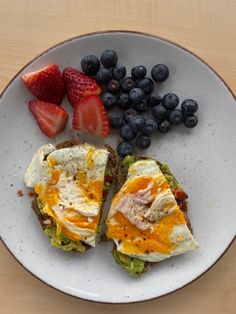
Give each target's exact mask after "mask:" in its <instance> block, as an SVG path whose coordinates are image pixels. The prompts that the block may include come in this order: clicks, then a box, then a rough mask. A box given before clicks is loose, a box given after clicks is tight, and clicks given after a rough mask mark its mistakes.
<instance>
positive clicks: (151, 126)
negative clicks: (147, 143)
mask: <svg viewBox="0 0 236 314" xmlns="http://www.w3.org/2000/svg"><path fill="white" fill-rule="evenodd" d="M157 128H158V125H157V122H156V120H155V119H153V118H147V119H146V125H145V127H144V128H143V131H142V133H143V134H145V135H151V134H153V133H155V132H156V131H157Z"/></svg>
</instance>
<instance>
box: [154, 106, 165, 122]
mask: <svg viewBox="0 0 236 314" xmlns="http://www.w3.org/2000/svg"><path fill="white" fill-rule="evenodd" d="M167 113H168V112H167V110H166V108H165V107H164V106H162V105H158V106H155V107H153V109H152V115H153V117H154V118H155V119H156V120H157V121H158V122H160V121H162V120H163V119H165V118H166V117H167Z"/></svg>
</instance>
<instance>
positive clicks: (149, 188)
mask: <svg viewBox="0 0 236 314" xmlns="http://www.w3.org/2000/svg"><path fill="white" fill-rule="evenodd" d="M106 224H107V227H108V228H107V237H108V238H110V239H113V240H114V242H115V243H116V246H117V250H118V251H119V252H121V253H123V254H126V255H129V256H132V257H136V258H139V259H141V260H144V261H149V262H159V261H161V260H164V259H166V258H169V257H171V256H174V255H179V254H183V253H186V252H187V251H190V250H193V249H196V248H197V247H199V245H198V243H197V242H196V241H195V239H194V238H193V236H192V234H191V232H190V230H189V229H188V226H187V224H186V220H185V216H184V214H183V212H182V211H181V210H180V208H179V206H178V204H177V202H176V199H175V197H174V195H173V193H172V191H171V189H170V186H169V184H168V182H167V180H166V178H165V176H164V175H163V173H162V172H161V170H160V167H159V166H158V165H157V163H156V162H155V161H154V160H140V161H136V162H135V163H133V164H132V165H131V166H130V168H129V170H128V175H127V179H126V181H125V183H124V184H123V186H122V188H121V189H120V191H119V192H118V193H117V194H116V195H115V196H114V198H113V200H112V204H111V207H110V211H109V215H108V219H107V222H106Z"/></svg>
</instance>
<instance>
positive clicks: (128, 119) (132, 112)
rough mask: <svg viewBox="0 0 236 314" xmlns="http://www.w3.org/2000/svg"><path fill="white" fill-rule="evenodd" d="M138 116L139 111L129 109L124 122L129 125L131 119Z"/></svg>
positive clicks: (125, 113)
mask: <svg viewBox="0 0 236 314" xmlns="http://www.w3.org/2000/svg"><path fill="white" fill-rule="evenodd" d="M136 114H138V113H137V111H136V110H135V109H132V108H130V109H127V110H126V111H125V112H124V120H125V121H126V122H127V123H129V121H130V119H131V117H133V116H136Z"/></svg>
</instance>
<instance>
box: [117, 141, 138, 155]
mask: <svg viewBox="0 0 236 314" xmlns="http://www.w3.org/2000/svg"><path fill="white" fill-rule="evenodd" d="M133 151H134V146H133V144H132V143H129V142H126V141H124V142H121V143H120V144H118V145H117V152H118V155H119V156H120V157H122V158H124V157H125V156H127V155H132V154H133Z"/></svg>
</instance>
